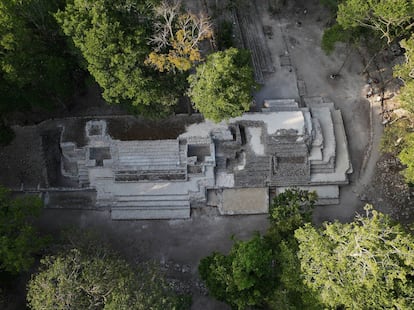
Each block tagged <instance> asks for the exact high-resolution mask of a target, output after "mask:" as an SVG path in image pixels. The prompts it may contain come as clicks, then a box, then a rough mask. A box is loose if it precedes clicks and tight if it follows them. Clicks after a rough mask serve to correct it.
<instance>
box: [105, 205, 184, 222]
mask: <svg viewBox="0 0 414 310" xmlns="http://www.w3.org/2000/svg"><path fill="white" fill-rule="evenodd" d="M188 218H190V207H189V206H183V207H169V206H162V207H154V208H145V207H116V208H112V209H111V219H113V220H162V219H188Z"/></svg>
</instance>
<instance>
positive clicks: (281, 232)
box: [199, 189, 321, 309]
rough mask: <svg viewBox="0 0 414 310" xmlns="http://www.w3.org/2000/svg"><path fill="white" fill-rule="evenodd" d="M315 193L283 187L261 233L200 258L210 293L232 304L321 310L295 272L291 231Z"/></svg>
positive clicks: (297, 264)
mask: <svg viewBox="0 0 414 310" xmlns="http://www.w3.org/2000/svg"><path fill="white" fill-rule="evenodd" d="M315 199H316V195H315V193H309V192H307V191H302V190H299V189H292V190H290V189H289V190H286V191H285V192H284V193H281V194H279V195H278V196H277V197H276V198H275V199H274V201H273V204H272V207H271V211H270V224H271V225H270V228H269V230H268V232H267V233H266V234H265V235H264V236H260V235H258V234H257V235H255V236H254V237H253V238H252V239H250V240H248V241H237V242H236V243H235V244H234V246H233V248H232V249H231V250H230V253H229V254H228V255H227V256H226V255H223V254H221V253H213V254H212V255H210V256H208V257H206V258H204V259H202V260H201V262H200V265H199V272H200V276H201V278H202V279H203V280H204V281H205V282H206V285H207V287H208V289H209V292H210V294H211V295H212V296H214V297H216V298H217V299H219V300H221V301H225V302H227V303H228V304H230V305H231V306H233V307H234V308H238V309H246V308H248V307H252V306H266V307H267V308H270V309H320V308H321V307H320V304H319V302H318V301H317V300H316V299H315V297H314V296H313V292H311V291H310V290H309V289H308V288H307V287H306V286H304V285H303V282H302V277H301V274H300V262H299V259H298V257H297V255H296V252H297V250H298V244H297V241H296V240H295V238H294V235H293V234H294V230H295V229H296V228H298V227H300V226H302V225H304V223H306V222H307V221H309V220H310V218H311V210H312V208H313V205H314V203H315Z"/></svg>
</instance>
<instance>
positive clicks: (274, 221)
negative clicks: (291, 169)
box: [268, 188, 317, 242]
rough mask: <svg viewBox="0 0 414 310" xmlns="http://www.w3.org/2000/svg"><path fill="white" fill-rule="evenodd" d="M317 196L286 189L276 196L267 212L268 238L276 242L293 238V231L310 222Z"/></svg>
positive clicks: (302, 191)
mask: <svg viewBox="0 0 414 310" xmlns="http://www.w3.org/2000/svg"><path fill="white" fill-rule="evenodd" d="M316 200H317V195H316V193H315V192H309V191H305V190H301V189H298V188H291V189H287V190H286V191H285V192H283V193H281V194H279V195H277V196H276V197H275V198H274V199H273V203H272V204H271V206H270V210H269V219H270V224H271V225H270V228H269V233H268V236H272V237H273V238H276V241H277V242H280V241H282V240H286V239H289V238H290V237H293V234H294V232H295V230H296V229H297V228H299V227H301V226H303V225H304V224H305V223H309V222H311V221H312V211H313V209H314V207H315V202H316Z"/></svg>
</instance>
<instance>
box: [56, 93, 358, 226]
mask: <svg viewBox="0 0 414 310" xmlns="http://www.w3.org/2000/svg"><path fill="white" fill-rule="evenodd" d="M83 124H84V127H83V128H82V130H83V134H82V135H81V136H80V137H78V140H82V142H79V141H73V139H72V138H73V137H72V136H71V135H70V134H69V133H70V132H71V131H73V128H65V127H64V126H63V131H62V134H61V139H60V150H61V163H60V164H61V173H62V175H63V176H64V177H65V178H68V179H70V180H72V181H73V182H74V184H76V186H77V187H78V188H79V190H82V189H89V190H93V191H96V201H95V206H96V207H98V208H105V207H106V208H110V210H111V216H112V219H116V220H121V219H163V218H188V217H190V210H191V208H196V207H202V206H205V205H214V206H217V207H218V209H219V211H220V213H221V214H252V213H265V212H267V211H268V206H269V197H271V196H272V195H274V194H277V193H280V192H282V191H284V190H285V189H286V188H288V187H292V186H298V187H300V188H303V189H309V190H316V191H317V193H318V195H319V201H318V203H319V204H336V203H338V202H339V188H338V186H339V185H341V184H346V183H348V174H349V173H351V172H352V167H351V163H350V158H349V153H348V146H347V139H346V135H345V130H344V126H343V121H342V116H341V112H340V111H339V110H337V109H335V107H334V104H333V103H330V102H323V101H322V100H320V101H314V102H307V107H299V105H298V103H297V102H295V101H294V100H285V99H284V100H266V101H265V108H264V109H263V111H262V112H260V113H246V114H244V115H243V116H242V117H237V118H233V119H230V120H229V121H228V122H222V123H220V124H214V123H211V122H209V121H203V122H199V123H194V124H191V125H189V126H187V128H186V130H185V131H184V132H182V133H180V134H179V135H178V136H177V137H175V138H169V139H162V140H157V139H156V140H121V139H117V138H116V137H113V136H111V134H110V129H111V128H110V123H109V122H108V121H107V120H106V119H104V118H103V119H85V121H84V123H83Z"/></svg>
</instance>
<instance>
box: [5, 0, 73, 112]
mask: <svg viewBox="0 0 414 310" xmlns="http://www.w3.org/2000/svg"><path fill="white" fill-rule="evenodd" d="M63 4H64V1H63V0H57V1H49V0H27V1H19V0H9V1H1V2H0V83H1V87H0V88H1V91H2V93H3V94H5V95H6V96H4V97H2V98H0V106H2V107H1V108H0V110H2V111H3V113H4V110H7V111H11V110H14V109H16V108H19V109H22V110H24V109H27V107H30V106H43V107H50V106H53V105H54V104H56V103H57V102H59V103H63V102H64V101H65V100H66V99H67V98H68V97H69V96H70V95H71V94H72V92H73V89H74V77H73V74H74V71H75V70H77V69H78V67H77V65H76V59H75V57H73V55H72V54H71V53H70V49H68V47H67V44H66V38H65V37H64V36H62V35H60V32H59V26H58V24H57V23H56V21H55V19H54V18H53V16H52V13H53V12H56V11H57V10H58V9H59V8H60V7H62V5H63ZM10 97H12V98H13V100H12V101H18V102H19V104H18V105H15V104H13V103H11V102H10V101H9V99H10ZM22 103H24V104H23V106H22ZM0 112H1V111H0Z"/></svg>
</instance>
